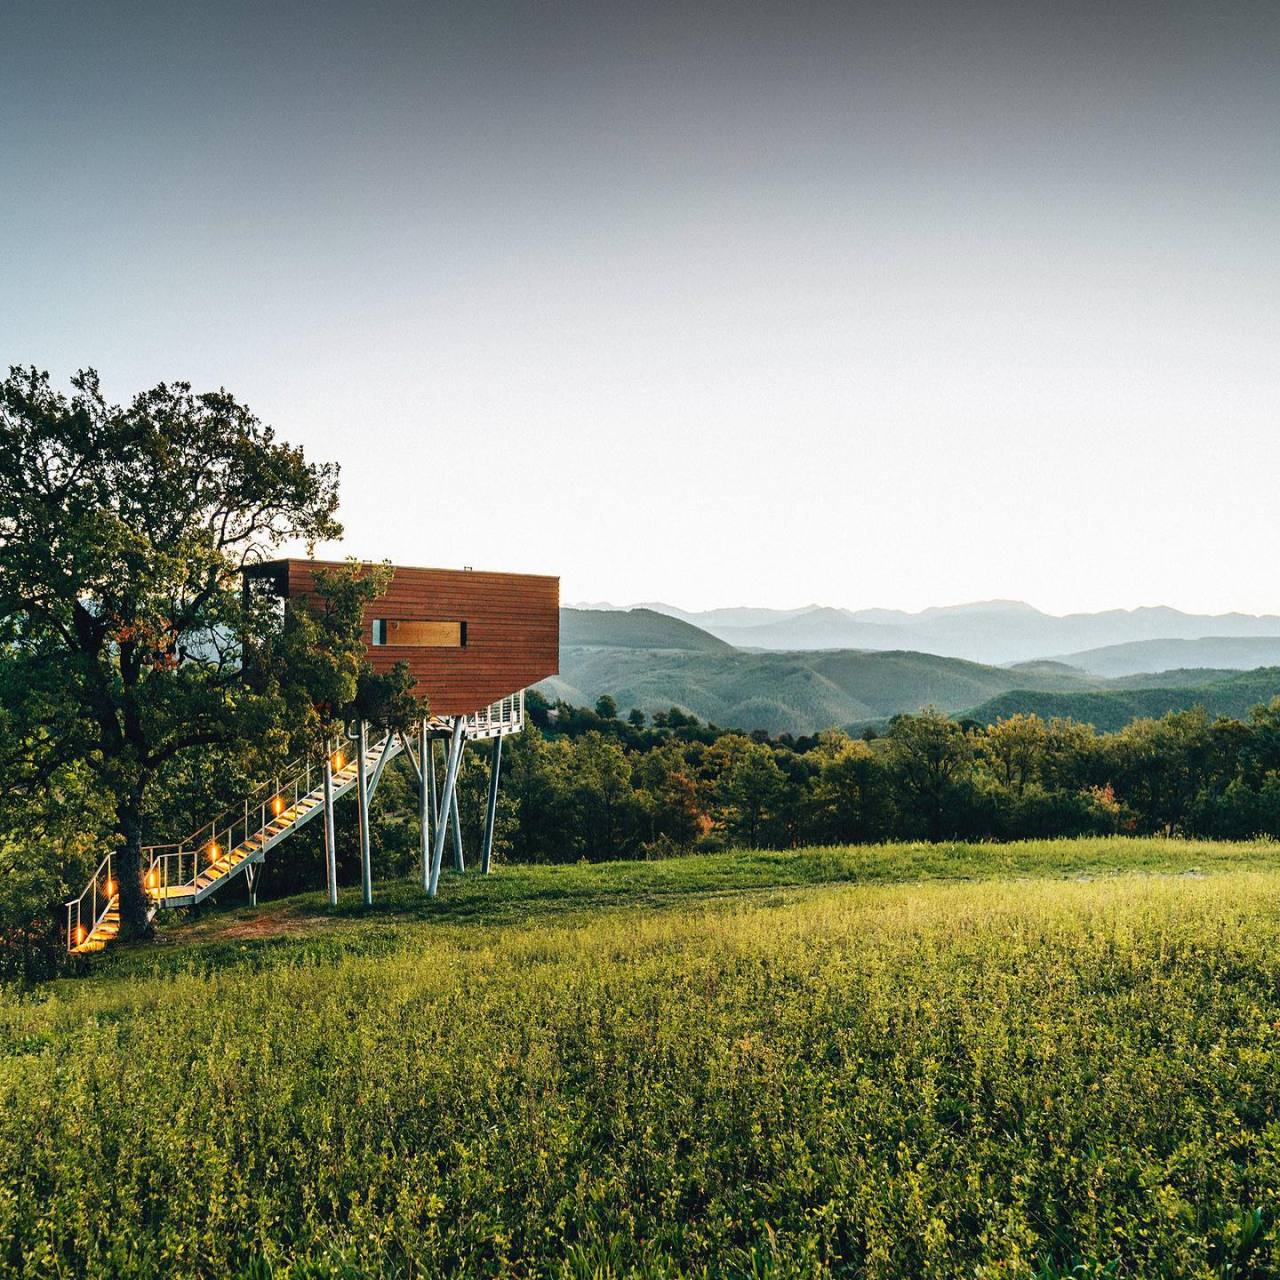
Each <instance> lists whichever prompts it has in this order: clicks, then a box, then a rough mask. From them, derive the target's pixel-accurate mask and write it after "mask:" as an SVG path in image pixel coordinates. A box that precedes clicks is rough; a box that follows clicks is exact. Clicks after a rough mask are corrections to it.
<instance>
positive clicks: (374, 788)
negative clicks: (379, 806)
mask: <svg viewBox="0 0 1280 1280" xmlns="http://www.w3.org/2000/svg"><path fill="white" fill-rule="evenodd" d="M394 737H395V734H394V733H391V732H388V733H387V736H386V737H385V738H383V740H382V750H381V751H380V752H379V753H378V763H377V764H376V765H375V766H374V769H373V777H372V778H370V779H369V803H370V804H372V803H373V797H374V796H375V795H377V793H378V783H379V782H381V781H382V771H383V769H385V768H386V767H387V761H388V760H390V759H391V748H392V747H393V746H394V745H395V744H394V743H393V741H392V739H393V738H394Z"/></svg>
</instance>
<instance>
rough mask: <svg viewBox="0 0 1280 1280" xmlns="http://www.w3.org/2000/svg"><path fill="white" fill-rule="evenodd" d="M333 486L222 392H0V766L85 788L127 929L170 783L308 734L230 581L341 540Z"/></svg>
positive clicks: (27, 781)
mask: <svg viewBox="0 0 1280 1280" xmlns="http://www.w3.org/2000/svg"><path fill="white" fill-rule="evenodd" d="M336 484H337V474H336V469H335V468H333V467H331V466H316V465H313V464H309V463H307V462H306V461H305V460H304V458H303V456H302V453H301V451H300V450H298V449H296V448H293V447H292V446H290V445H287V444H284V443H281V442H278V441H277V440H276V439H275V437H274V434H273V432H272V431H271V429H270V428H269V427H266V426H264V425H263V424H262V423H261V422H259V421H258V419H257V418H255V417H254V416H253V414H252V413H250V412H249V410H248V409H246V408H245V407H244V406H243V405H241V404H239V403H238V402H237V401H236V400H235V399H233V398H232V397H231V396H229V395H228V394H227V393H226V392H224V391H218V392H210V393H207V394H204V395H195V394H193V393H192V391H191V388H190V387H189V386H187V385H186V384H184V383H175V384H172V385H164V384H161V385H160V386H157V387H155V388H153V389H152V390H150V391H146V392H143V393H141V394H139V395H137V396H135V397H134V398H133V400H132V401H131V402H130V403H129V404H128V405H127V406H124V407H118V406H112V405H108V404H107V402H106V401H105V399H104V398H103V396H102V393H101V390H100V388H99V384H98V378H97V375H96V374H95V373H93V372H92V371H88V372H82V373H80V374H78V375H76V377H75V378H73V379H72V393H71V395H70V396H66V395H63V394H62V393H60V392H58V391H55V390H54V388H53V387H52V385H51V384H50V381H49V378H48V375H46V374H42V373H39V372H37V371H36V370H34V369H28V370H24V369H19V368H13V369H11V370H10V372H9V376H8V378H6V379H5V380H4V381H3V383H0V552H2V553H3V554H0V641H3V644H4V659H3V662H2V663H0V709H2V712H3V721H4V722H3V725H2V726H0V727H2V728H3V730H4V732H3V736H2V737H0V770H3V773H4V775H5V778H6V784H7V792H13V793H19V794H25V795H27V796H31V795H36V796H38V795H39V794H40V793H41V792H42V791H43V790H45V789H46V788H48V787H49V786H50V785H51V784H52V783H53V782H54V781H55V779H56V778H57V777H58V775H59V772H60V771H61V770H64V769H66V768H68V767H71V766H81V767H84V768H87V769H89V770H91V771H92V772H93V773H94V774H95V775H96V777H97V780H98V784H99V786H100V787H101V790H102V791H103V792H104V793H105V794H106V795H108V796H110V797H111V800H112V802H113V804H114V808H115V825H116V828H117V832H118V843H119V855H120V857H119V865H118V867H117V871H116V874H117V877H118V879H119V882H120V886H121V916H122V924H123V926H124V929H125V931H140V930H143V929H145V928H146V915H145V898H144V895H143V891H142V886H141V875H142V867H141V862H140V856H139V848H140V845H141V841H142V838H143V828H144V825H145V824H146V822H147V820H148V818H149V816H151V814H150V810H149V807H148V806H149V802H150V801H149V793H151V792H153V791H154V789H155V788H156V787H157V786H163V783H164V774H165V772H166V770H167V769H169V768H170V767H176V768H181V767H182V766H183V765H184V764H185V763H186V761H185V759H184V757H187V756H188V755H189V754H190V753H192V752H196V751H201V750H213V751H217V750H230V751H232V752H234V754H236V755H237V756H241V757H248V758H252V757H254V756H257V757H259V758H263V757H266V756H270V755H272V754H278V753H279V752H281V751H282V750H283V749H284V748H286V747H287V746H288V745H289V742H290V739H291V736H292V734H293V733H294V732H295V731H296V729H297V727H298V726H299V725H300V724H305V723H306V719H307V716H306V709H307V708H308V707H309V706H310V704H311V701H312V699H311V691H310V690H307V689H303V688H301V687H299V684H298V671H297V670H296V669H295V668H294V667H292V666H291V665H289V664H287V663H286V664H282V665H276V666H273V665H272V664H271V663H270V662H269V661H268V660H267V659H268V656H269V655H270V654H271V653H272V652H273V650H275V649H287V637H282V638H281V642H280V644H279V645H275V646H273V645H272V644H271V643H270V640H271V637H272V633H273V632H277V631H279V629H280V624H279V616H278V611H275V610H272V609H271V607H270V606H269V604H268V603H267V602H266V601H265V600H264V599H262V598H261V597H260V596H256V595H254V594H253V593H244V594H242V592H241V590H240V586H241V584H240V580H239V576H238V575H239V570H240V569H241V568H243V567H244V565H245V564H246V563H248V562H249V561H251V560H252V559H253V558H255V557H256V556H257V555H259V554H260V553H261V551H262V550H263V548H266V547H270V546H273V545H276V544H278V543H280V542H281V541H283V540H286V539H291V538H297V539H302V540H305V541H308V542H311V541H314V540H315V539H317V538H322V537H332V536H335V535H336V534H337V533H339V532H340V528H339V526H338V524H337V523H336V521H335V519H334V511H335V508H336V504H337V489H336ZM13 816H14V815H13V814H12V813H10V815H9V816H8V821H9V822H12V821H13Z"/></svg>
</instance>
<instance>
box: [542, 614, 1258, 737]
mask: <svg viewBox="0 0 1280 1280" xmlns="http://www.w3.org/2000/svg"><path fill="white" fill-rule="evenodd" d="M723 612H726V613H735V612H736V611H728V610H726V611H723ZM837 612H838V611H834V610H810V611H808V613H809V615H810V616H811V617H812V615H814V614H819V615H821V616H819V617H817V618H813V619H812V624H813V625H814V626H820V627H823V626H825V627H835V626H837V625H839V620H838V619H833V618H832V617H831V616H830V615H831V614H833V613H837ZM876 612H877V613H879V614H881V615H883V614H884V613H885V611H883V610H879V611H876ZM936 612H939V613H942V612H946V611H936ZM803 616H804V615H803V614H801V615H797V618H799V617H803ZM795 620H796V619H791V621H795ZM560 625H561V649H560V674H559V675H558V676H556V677H554V678H553V679H550V680H546V681H544V682H543V683H542V684H541V685H540V686H539V689H540V691H541V692H543V693H544V694H546V695H547V696H548V697H550V698H553V699H555V698H563V699H564V700H565V701H566V702H570V703H573V704H575V705H577V706H592V705H594V703H595V701H596V700H597V699H598V698H599V697H600V695H601V694H609V695H610V696H611V697H612V698H614V699H615V701H616V702H617V703H618V706H619V707H620V708H621V709H622V710H623V712H624V713H625V712H626V711H627V710H628V709H629V708H631V707H639V708H640V709H641V710H643V711H645V712H647V713H650V714H651V713H653V712H654V711H665V710H666V709H667V708H669V707H672V706H677V707H679V708H681V710H683V711H686V712H690V713H692V714H693V715H696V716H697V717H698V718H699V719H700V720H705V721H710V722H712V723H715V724H718V725H721V726H723V727H725V728H735V729H746V730H750V729H766V730H768V731H769V732H771V733H792V734H808V733H814V732H816V731H818V730H820V729H825V728H830V727H832V726H835V725H841V726H846V727H848V726H857V725H861V724H866V723H874V722H881V721H884V720H886V719H888V718H889V717H890V716H892V715H895V714H897V713H898V712H902V711H917V710H919V709H920V708H921V707H924V706H927V705H934V706H937V707H940V708H942V710H944V711H948V712H951V713H952V714H965V715H971V716H972V717H973V718H974V719H977V720H982V721H991V720H995V719H998V718H999V717H1001V716H1008V715H1012V714H1014V713H1015V712H1018V711H1034V712H1036V713H1037V714H1039V715H1042V716H1046V717H1049V716H1068V717H1071V718H1073V719H1076V720H1081V721H1085V722H1088V723H1092V724H1094V725H1095V726H1097V727H1098V728H1099V729H1116V728H1120V727H1122V726H1123V725H1124V724H1127V723H1128V722H1129V721H1130V720H1132V719H1133V718H1135V717H1138V716H1151V715H1163V714H1164V713H1165V712H1166V711H1176V710H1184V709H1186V708H1188V707H1191V706H1195V705H1203V706H1205V708H1206V709H1207V710H1208V711H1209V712H1210V713H1211V714H1213V715H1218V714H1225V715H1241V714H1243V713H1244V712H1245V711H1247V710H1248V708H1249V707H1251V706H1253V705H1255V704H1256V703H1259V702H1264V701H1267V700H1269V699H1270V698H1271V697H1273V696H1275V695H1276V694H1280V638H1268V637H1218V638H1213V639H1207V640H1162V641H1138V642H1133V643H1131V644H1126V645H1119V646H1108V647H1104V648H1101V649H1097V650H1089V651H1086V652H1084V653H1077V654H1071V655H1068V657H1067V658H1064V659H1044V658H1042V659H1038V660H1035V661H1028V662H1021V663H1017V664H1013V665H1009V666H991V665H987V664H983V663H978V662H972V661H968V660H966V659H963V658H954V657H948V656H945V655H939V654H932V653H926V652H920V651H918V650H910V649H877V648H870V647H869V648H812V649H802V650H783V651H778V650H771V649H768V648H759V649H754V650H746V649H738V648H735V647H734V646H733V645H731V644H729V643H728V642H727V641H726V640H725V639H724V638H723V635H721V636H715V635H712V634H711V633H710V632H709V631H706V630H704V629H702V628H701V627H698V626H696V625H694V624H693V623H691V622H689V621H687V620H686V619H684V618H678V617H674V616H672V615H670V614H667V613H663V612H660V611H659V610H657V609H649V608H638V609H630V610H614V609H598V610H596V609H563V610H561V624H560ZM773 625H775V624H774V623H767V624H760V626H773ZM777 625H785V621H779V622H778V623H777ZM867 625H868V626H881V625H882V624H881V623H879V622H876V623H868V624H867ZM759 629H760V628H759V627H758V626H751V627H738V628H731V627H725V626H723V625H722V626H721V630H722V632H729V631H742V632H752V631H757V630H759ZM810 634H814V633H810ZM1198 658H1205V659H1209V658H1214V659H1217V661H1216V662H1214V663H1212V664H1209V665H1205V666H1200V665H1196V659H1198ZM1179 659H1183V660H1182V661H1179ZM1258 659H1260V661H1259V660H1258ZM1157 662H1163V663H1166V664H1167V665H1168V666H1169V667H1172V668H1173V669H1172V670H1166V671H1159V670H1153V669H1152V668H1150V667H1147V668H1143V667H1142V666H1141V664H1143V663H1157ZM1246 663H1247V664H1248V665H1249V666H1250V667H1260V668H1263V669H1262V670H1244V671H1241V670H1238V669H1236V668H1237V667H1238V665H1240V664H1246ZM1086 667H1087V668H1088V669H1085V668H1086ZM1135 668H1137V669H1136V670H1135Z"/></svg>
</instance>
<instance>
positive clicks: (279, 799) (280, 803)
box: [271, 796, 284, 818]
mask: <svg viewBox="0 0 1280 1280" xmlns="http://www.w3.org/2000/svg"><path fill="white" fill-rule="evenodd" d="M271 812H272V813H274V814H275V816H276V817H277V818H278V817H279V816H280V815H281V814H282V813H283V812H284V797H283V796H276V797H275V799H273V800H272V801H271Z"/></svg>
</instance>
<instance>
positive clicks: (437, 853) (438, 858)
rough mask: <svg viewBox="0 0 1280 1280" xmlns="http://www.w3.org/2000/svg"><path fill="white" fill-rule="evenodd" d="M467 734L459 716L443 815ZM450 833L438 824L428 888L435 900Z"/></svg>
mask: <svg viewBox="0 0 1280 1280" xmlns="http://www.w3.org/2000/svg"><path fill="white" fill-rule="evenodd" d="M466 733H467V726H466V721H465V720H464V719H463V718H462V717H461V716H459V717H458V718H457V719H456V720H454V722H453V737H452V738H451V739H450V741H449V753H448V758H447V762H446V764H445V771H444V792H443V794H442V795H441V797H440V811H441V813H447V812H448V811H449V808H450V805H451V803H452V801H453V788H454V784H455V783H456V782H457V780H458V761H459V760H461V758H462V740H463V738H465V737H466ZM448 831H449V827H448V824H447V823H445V822H437V823H436V841H435V849H434V850H433V851H432V856H431V883H430V884H429V885H428V886H427V893H428V894H430V896H431V897H433V898H434V897H435V896H436V891H437V890H438V889H439V887H440V864H441V862H442V861H443V860H444V840H445V836H446V835H447V834H448Z"/></svg>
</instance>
